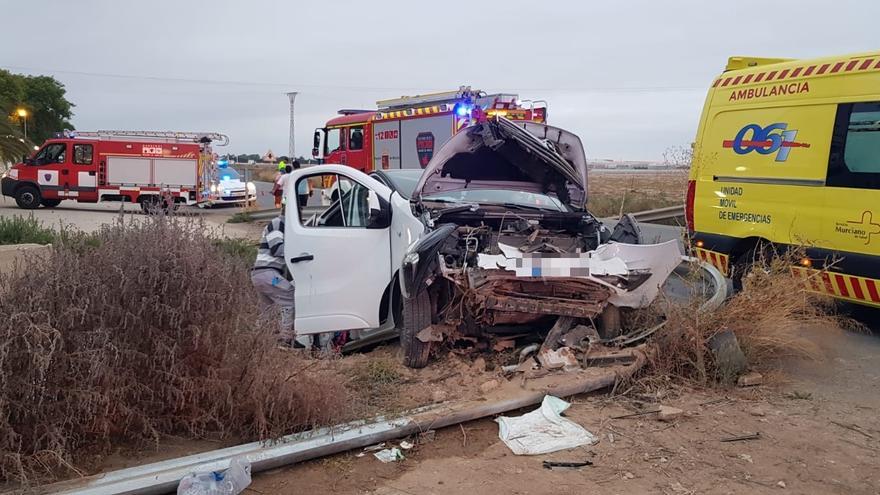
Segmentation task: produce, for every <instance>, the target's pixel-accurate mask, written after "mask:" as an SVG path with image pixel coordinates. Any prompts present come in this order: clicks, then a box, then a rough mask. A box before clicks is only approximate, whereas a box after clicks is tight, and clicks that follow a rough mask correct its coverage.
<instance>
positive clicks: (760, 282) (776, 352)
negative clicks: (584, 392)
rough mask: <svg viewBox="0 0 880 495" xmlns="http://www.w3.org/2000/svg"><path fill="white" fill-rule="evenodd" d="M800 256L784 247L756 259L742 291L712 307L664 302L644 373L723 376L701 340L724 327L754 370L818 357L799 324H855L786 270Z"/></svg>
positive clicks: (703, 380) (712, 379)
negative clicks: (662, 320) (768, 256)
mask: <svg viewBox="0 0 880 495" xmlns="http://www.w3.org/2000/svg"><path fill="white" fill-rule="evenodd" d="M800 259H801V256H800V253H798V252H789V253H787V254H785V255H782V256H773V257H772V258H771V259H768V260H764V259H761V260H757V261H756V263H755V265H754V266H753V267H752V269H751V270H750V271H749V273H748V275H747V276H745V277H743V289H742V291H740V292H738V293H736V294H735V295H733V297H731V298H729V299H728V300H727V302H726V303H725V304H724V305H722V306H721V307H720V308H719V309H717V310H715V311H712V312H707V311H701V310H700V308H699V306H700V303H701V301H693V302H690V303H688V304H671V303H667V307H666V309H665V311H666V313H667V317H668V323H667V325H666V326H665V327H664V329H663V330H662V331H660V332H659V333H658V334H657V335H656V336H655V337H654V344H655V346H656V348H655V352H653V353H652V355H651V357H650V359H649V366H648V369H647V375H648V376H652V377H654V378H657V377H660V378H661V379H668V378H676V379H684V380H686V381H693V382H696V383H700V384H709V383H716V382H725V381H728V380H729V379H730V378H731V377H728V376H725V373H724V370H721V369H718V368H717V367H716V366H715V363H714V359H713V354H712V351H711V350H710V348H709V346H708V343H707V342H708V341H709V339H711V338H712V337H713V336H714V335H716V334H717V333H719V332H722V331H724V330H730V331H732V332H733V333H734V334H735V335H736V337H737V340H738V341H739V345H740V348H741V349H742V351H743V353H744V354H745V356H746V358H747V360H748V363H749V366H750V367H751V368H754V369H768V368H772V367H773V366H774V365H775V364H777V362H778V361H779V360H780V359H781V358H786V357H803V358H811V359H817V358H821V357H822V353H821V349H820V348H819V346H818V345H816V344H815V343H814V342H813V341H811V340H810V339H808V338H807V337H805V336H804V335H803V331H804V330H805V329H808V328H823V329H827V331H832V332H833V331H839V329H840V328H843V327H850V328H852V327H854V326H857V325H856V324H854V323H853V322H852V321H850V320H847V319H845V318H843V317H841V316H839V315H837V314H836V312H835V306H834V303H833V301H832V300H831V299H830V298H829V297H826V296H822V295H819V294H814V293H811V292H808V291H806V287H805V283H804V279H803V278H801V277H799V276H797V275H794V274H792V272H791V266H793V265H795V264H797V261H798V260H800Z"/></svg>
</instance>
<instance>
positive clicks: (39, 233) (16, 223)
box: [0, 215, 55, 245]
mask: <svg viewBox="0 0 880 495" xmlns="http://www.w3.org/2000/svg"><path fill="white" fill-rule="evenodd" d="M53 242H55V232H53V231H52V230H51V229H47V228H46V227H43V224H42V223H41V222H39V221H37V219H36V218H34V217H33V215H31V216H28V217H22V216H13V217H0V245H2V244H52V243H53Z"/></svg>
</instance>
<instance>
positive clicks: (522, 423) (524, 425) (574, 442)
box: [495, 395, 598, 455]
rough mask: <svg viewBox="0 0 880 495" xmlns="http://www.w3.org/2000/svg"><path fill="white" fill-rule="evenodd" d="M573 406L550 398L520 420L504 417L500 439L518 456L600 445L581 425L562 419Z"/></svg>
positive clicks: (499, 424) (498, 421) (502, 418)
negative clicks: (565, 412)
mask: <svg viewBox="0 0 880 495" xmlns="http://www.w3.org/2000/svg"><path fill="white" fill-rule="evenodd" d="M569 406H571V404H569V403H568V402H566V401H564V400H562V399H560V398H558V397H554V396H552V395H547V396H545V397H544V400H543V402H541V407H540V408H538V409H536V410H534V411H532V412H530V413H526V414H523V415H522V416H519V417H517V418H510V417H506V416H500V417H498V418H497V419H496V420H495V421H496V422H497V423H498V427H499V428H498V436H499V438H501V440H502V441H503V442H504V444H505V445H507V446H508V447H509V448H510V450H511V451H512V452H513V453H514V454H516V455H536V454H548V453H550V452H556V451H558V450H564V449H571V448H574V447H580V446H581V445H590V444H593V443H596V442H597V441H598V439H597V438H596V437H595V436H594V435H593V434H592V433H590V432H589V431H587V430H586V429H584V428H583V427H582V426H581V425H579V424H577V423H575V422H574V421H571V420H568V419H566V418H563V417H562V416H560V414H562V413H563V412H564V411H565V410H566V409H568V408H569Z"/></svg>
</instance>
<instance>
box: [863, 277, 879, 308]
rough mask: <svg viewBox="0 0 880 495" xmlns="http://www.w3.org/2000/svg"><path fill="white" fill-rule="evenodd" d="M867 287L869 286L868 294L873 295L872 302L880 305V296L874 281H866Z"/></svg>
mask: <svg viewBox="0 0 880 495" xmlns="http://www.w3.org/2000/svg"><path fill="white" fill-rule="evenodd" d="M865 285H867V286H868V294H870V295H871V301H872V302H876V303H880V294H878V293H877V286H876V285H875V284H874V281H873V280H871V279H870V278H868V279H865Z"/></svg>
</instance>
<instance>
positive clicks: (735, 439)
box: [721, 432, 761, 442]
mask: <svg viewBox="0 0 880 495" xmlns="http://www.w3.org/2000/svg"><path fill="white" fill-rule="evenodd" d="M759 438H761V432H755V433H748V434H746V435H738V436H734V437H726V438H722V439H721V441H722V442H742V441H745V440H758V439H759Z"/></svg>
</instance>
